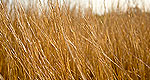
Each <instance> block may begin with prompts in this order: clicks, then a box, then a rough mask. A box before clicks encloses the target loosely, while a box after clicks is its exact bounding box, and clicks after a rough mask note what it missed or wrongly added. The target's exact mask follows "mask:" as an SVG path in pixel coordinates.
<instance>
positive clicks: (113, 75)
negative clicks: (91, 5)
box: [0, 2, 150, 80]
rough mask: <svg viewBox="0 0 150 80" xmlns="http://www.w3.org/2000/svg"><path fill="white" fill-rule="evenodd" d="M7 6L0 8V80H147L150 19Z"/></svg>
mask: <svg viewBox="0 0 150 80" xmlns="http://www.w3.org/2000/svg"><path fill="white" fill-rule="evenodd" d="M39 4H40V3H39ZM6 5H7V4H3V5H0V75H2V76H0V78H1V77H3V78H4V79H6V80H17V79H20V80H29V79H30V80H34V79H41V80H49V79H52V80H60V79H61V80H80V79H81V80H82V79H83V80H90V79H91V80H107V79H111V80H121V79H123V80H127V79H129V80H130V79H131V80H138V79H140V80H149V79H150V76H149V75H150V23H149V22H150V13H147V12H144V11H143V12H141V11H140V10H139V9H138V8H136V9H134V10H133V9H132V8H129V9H128V11H127V12H125V13H123V12H122V13H121V12H120V13H117V12H115V11H112V12H110V13H105V14H104V15H101V16H99V15H96V14H93V13H92V12H91V11H92V10H90V9H89V10H87V11H86V12H85V13H84V15H83V14H82V11H81V10H80V8H79V10H77V11H76V9H75V8H73V9H70V8H69V7H68V6H67V5H63V7H61V8H60V7H59V4H58V3H55V4H52V3H50V2H49V6H48V8H47V9H44V8H41V7H40V8H39V7H37V5H33V6H29V7H28V9H24V8H23V6H22V5H20V4H19V3H18V4H14V5H11V6H12V8H11V10H8V8H7V7H6ZM135 10H136V12H135ZM39 11H40V13H39Z"/></svg>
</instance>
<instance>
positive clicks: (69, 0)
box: [3, 0, 150, 14]
mask: <svg viewBox="0 0 150 80" xmlns="http://www.w3.org/2000/svg"><path fill="white" fill-rule="evenodd" d="M3 1H4V2H6V1H8V0H3ZM15 1H19V2H21V3H23V5H24V6H28V4H29V3H31V4H34V3H35V2H39V1H41V3H42V5H44V6H45V5H46V4H47V1H48V0H32V1H31V0H9V4H12V3H13V2H15ZM49 1H53V2H55V1H58V2H59V3H60V6H61V5H63V4H64V3H65V4H67V5H68V4H69V5H70V7H71V8H72V7H73V6H75V5H76V7H77V8H78V7H79V5H80V7H81V8H82V9H83V10H84V9H86V8H89V7H90V8H92V10H93V13H96V14H103V13H104V12H109V11H111V9H112V7H113V8H117V4H119V7H120V9H121V10H123V11H126V10H127V6H131V7H135V6H137V7H139V8H140V9H141V8H142V9H143V8H144V10H145V11H150V8H149V7H150V6H149V5H150V0H49ZM143 4H144V5H143Z"/></svg>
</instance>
